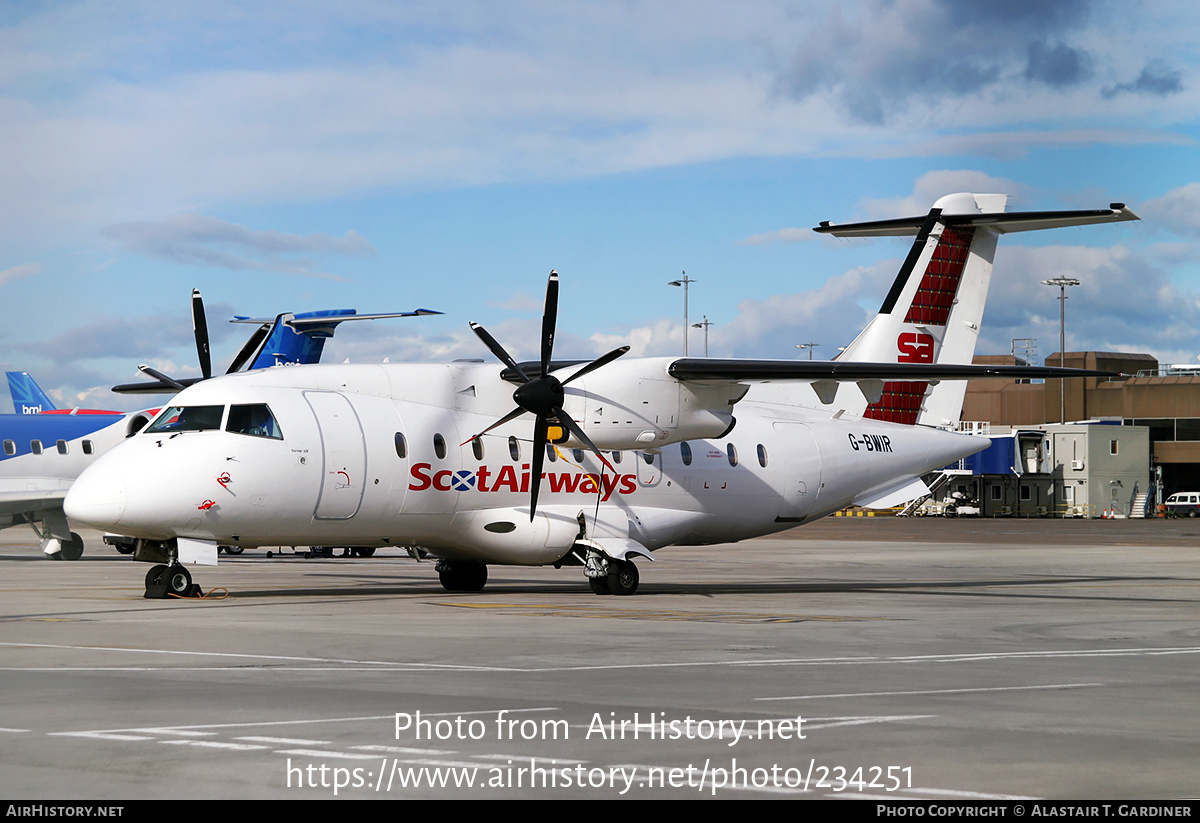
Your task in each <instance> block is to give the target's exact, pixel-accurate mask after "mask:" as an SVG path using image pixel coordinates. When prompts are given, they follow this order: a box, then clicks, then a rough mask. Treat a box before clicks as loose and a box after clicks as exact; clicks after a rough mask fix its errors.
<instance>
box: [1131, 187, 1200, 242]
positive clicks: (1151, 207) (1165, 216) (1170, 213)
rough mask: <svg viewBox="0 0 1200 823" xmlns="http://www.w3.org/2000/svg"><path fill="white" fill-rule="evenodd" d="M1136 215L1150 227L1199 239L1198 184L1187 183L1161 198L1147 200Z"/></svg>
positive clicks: (1199, 210) (1199, 201)
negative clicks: (1157, 227) (1159, 227)
mask: <svg viewBox="0 0 1200 823" xmlns="http://www.w3.org/2000/svg"><path fill="white" fill-rule="evenodd" d="M1138 214H1139V215H1140V216H1141V217H1142V219H1143V220H1145V221H1146V223H1147V224H1148V225H1151V226H1161V227H1162V228H1165V229H1167V230H1168V231H1172V232H1174V233H1175V234H1181V235H1185V236H1191V237H1200V183H1188V184H1187V185H1185V186H1180V187H1179V188H1176V189H1172V190H1171V191H1169V192H1167V193H1166V194H1164V195H1163V196H1162V197H1156V198H1154V199H1152V200H1147V201H1146V202H1145V203H1143V204H1142V205H1141V207H1140V208H1139V210H1138Z"/></svg>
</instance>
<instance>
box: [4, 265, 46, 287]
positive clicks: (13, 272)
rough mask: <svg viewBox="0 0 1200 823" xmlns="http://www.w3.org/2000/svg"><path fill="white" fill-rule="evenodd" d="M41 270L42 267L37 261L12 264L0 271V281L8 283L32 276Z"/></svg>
mask: <svg viewBox="0 0 1200 823" xmlns="http://www.w3.org/2000/svg"><path fill="white" fill-rule="evenodd" d="M41 270H42V267H41V266H39V265H38V264H37V263H22V264H21V265H19V266H13V267H11V268H7V269H4V270H3V271H0V283H8V282H10V281H12V280H18V279H20V278H22V277H32V276H33V275H35V274H37V273H38V272H39V271H41Z"/></svg>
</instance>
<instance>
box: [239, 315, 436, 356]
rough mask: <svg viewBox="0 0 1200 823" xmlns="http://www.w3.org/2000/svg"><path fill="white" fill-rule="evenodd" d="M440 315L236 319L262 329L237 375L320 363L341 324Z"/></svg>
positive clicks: (244, 354)
mask: <svg viewBox="0 0 1200 823" xmlns="http://www.w3.org/2000/svg"><path fill="white" fill-rule="evenodd" d="M430 314H441V312H440V311H433V310H432V309H417V310H416V311H406V312H390V313H387V314H359V313H358V312H356V311H355V310H354V309H324V310H322V311H310V312H299V313H295V314H293V313H291V312H286V313H284V314H280V315H277V316H276V317H275V318H274V320H271V319H269V318H253V317H235V318H234V319H233V320H232V321H230V322H233V323H257V324H260V325H259V329H258V330H257V331H256V332H255V336H253V337H251V338H250V342H249V343H247V346H246V347H245V348H244V349H243V356H241V357H239V359H238V361H237V362H235V368H231V369H230V371H238V370H240V369H241V368H242V366H243V365H245V364H246V363H249V369H250V370H253V369H266V368H270V367H271V366H283V365H296V364H303V365H308V364H313V363H319V362H321V353H322V352H323V351H324V349H325V341H326V340H328V339H329V338H331V337H333V333H334V331H335V330H336V329H337V327H338V324H339V323H345V322H347V321H350V320H383V319H387V318H392V317H421V316H424V315H430Z"/></svg>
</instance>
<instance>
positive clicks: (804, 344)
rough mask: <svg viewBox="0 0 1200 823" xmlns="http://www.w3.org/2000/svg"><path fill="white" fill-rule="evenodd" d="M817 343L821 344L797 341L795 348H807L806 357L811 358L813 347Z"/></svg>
mask: <svg viewBox="0 0 1200 823" xmlns="http://www.w3.org/2000/svg"><path fill="white" fill-rule="evenodd" d="M819 345H821V344H820V343H797V344H796V348H798V349H808V359H809V360H812V350H813V349H815V348H816V347H817V346H819Z"/></svg>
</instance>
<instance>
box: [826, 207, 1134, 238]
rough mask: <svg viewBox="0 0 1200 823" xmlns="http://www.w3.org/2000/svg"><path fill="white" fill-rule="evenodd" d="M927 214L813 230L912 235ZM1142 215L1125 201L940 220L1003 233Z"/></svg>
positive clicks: (951, 216) (856, 234) (853, 234)
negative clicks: (1105, 205)
mask: <svg viewBox="0 0 1200 823" xmlns="http://www.w3.org/2000/svg"><path fill="white" fill-rule="evenodd" d="M927 218H928V216H927V215H924V214H922V215H920V216H918V217H900V218H897V219H894V220H871V221H868V222H865V223H845V224H843V225H838V224H836V223H832V222H829V221H827V220H826V221H823V222H822V223H821V225H819V226H817V227H815V228H814V229H813V231H815V232H817V233H818V234H832V235H833V236H834V237H908V236H911V235H914V234H916V233H917V232H919V231H920V230H921V227H922V226H923V225H924V224H925V221H926V219H927ZM1137 219H1138V216H1137V215H1136V214H1134V213H1133V212H1132V211H1130V210H1129V209H1128V208H1126V207H1125V204H1124V203H1113V204H1112V205H1111V206H1110V207H1109V208H1107V209H1086V210H1082V211H1017V212H987V213H976V214H942V215H941V216H940V218H939V222H941V223H943V224H945V225H947V226H953V227H960V226H987V227H988V228H990V229H993V230H995V231H996V232H998V233H1000V234H1007V233H1009V232H1016V231H1035V230H1037V229H1057V228H1061V227H1064V226H1088V225H1092V224H1093V223H1121V222H1124V221H1128V220H1137Z"/></svg>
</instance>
